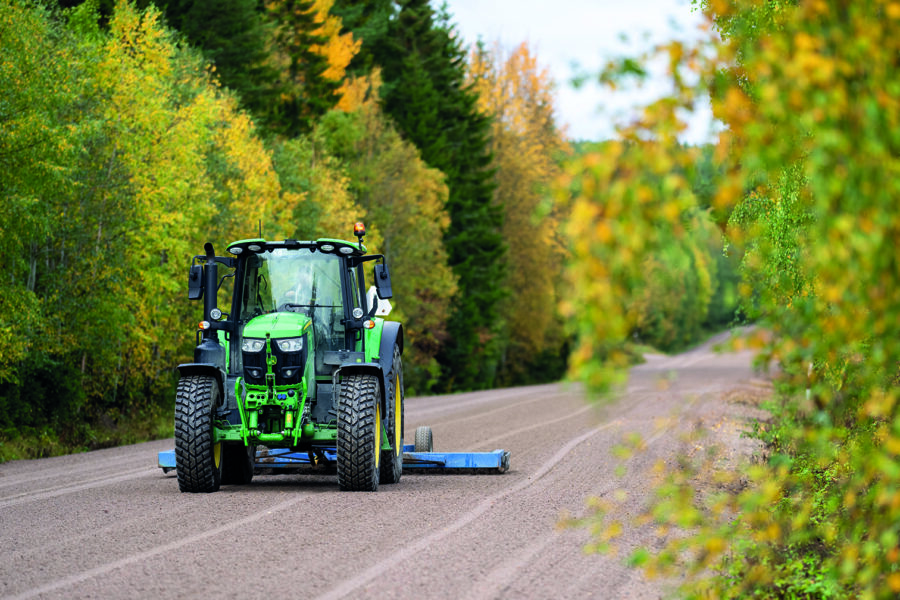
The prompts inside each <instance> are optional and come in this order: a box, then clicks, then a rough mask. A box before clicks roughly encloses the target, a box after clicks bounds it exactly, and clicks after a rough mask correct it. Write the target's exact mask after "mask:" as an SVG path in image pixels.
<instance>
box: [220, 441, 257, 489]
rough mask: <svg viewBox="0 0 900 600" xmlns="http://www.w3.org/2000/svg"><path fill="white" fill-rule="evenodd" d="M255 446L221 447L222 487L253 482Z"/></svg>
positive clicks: (233, 445)
mask: <svg viewBox="0 0 900 600" xmlns="http://www.w3.org/2000/svg"><path fill="white" fill-rule="evenodd" d="M255 462H256V446H245V445H243V444H226V445H224V446H222V463H223V464H222V485H247V484H248V483H250V481H252V480H253V467H254V463H255Z"/></svg>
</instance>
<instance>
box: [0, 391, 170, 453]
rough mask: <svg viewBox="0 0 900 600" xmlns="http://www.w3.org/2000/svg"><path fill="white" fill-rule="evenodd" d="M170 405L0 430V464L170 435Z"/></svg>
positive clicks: (136, 442) (163, 437)
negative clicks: (82, 420) (55, 424)
mask: <svg viewBox="0 0 900 600" xmlns="http://www.w3.org/2000/svg"><path fill="white" fill-rule="evenodd" d="M173 423H174V415H173V409H172V407H171V406H166V407H164V406H161V405H159V404H150V405H148V406H144V407H142V408H141V409H139V410H136V411H134V412H133V413H131V414H105V415H102V416H101V417H100V418H96V419H92V421H91V422H90V423H81V424H76V425H71V426H61V427H57V428H54V427H51V426H45V427H41V428H34V427H28V428H20V429H17V428H12V427H7V428H5V429H2V430H0V464H2V463H5V462H7V461H11V460H25V459H33V458H46V457H49V456H62V455H64V454H74V453H77V452H89V451H91V450H99V449H101V448H112V447H115V446H124V445H128V444H138V443H141V442H148V441H151V440H159V439H165V438H168V437H172V436H173V435H174V425H173Z"/></svg>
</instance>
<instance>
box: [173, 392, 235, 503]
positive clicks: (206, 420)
mask: <svg viewBox="0 0 900 600" xmlns="http://www.w3.org/2000/svg"><path fill="white" fill-rule="evenodd" d="M218 404H219V384H218V383H217V382H216V380H215V378H213V377H210V376H207V375H191V376H189V377H182V378H181V379H179V380H178V387H177V388H176V390H175V472H176V475H177V477H178V488H179V489H180V490H181V491H182V492H192V493H198V492H201V493H202V492H215V491H216V490H218V489H219V486H220V485H221V483H222V462H223V461H222V444H221V443H220V444H213V416H214V415H215V411H216V406H217V405H218Z"/></svg>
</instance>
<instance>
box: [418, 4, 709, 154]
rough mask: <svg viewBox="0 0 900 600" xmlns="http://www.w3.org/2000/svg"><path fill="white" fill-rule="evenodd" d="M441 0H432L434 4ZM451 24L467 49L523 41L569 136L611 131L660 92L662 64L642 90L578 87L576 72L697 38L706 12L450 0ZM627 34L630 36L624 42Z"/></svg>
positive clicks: (700, 117)
mask: <svg viewBox="0 0 900 600" xmlns="http://www.w3.org/2000/svg"><path fill="white" fill-rule="evenodd" d="M441 2H442V0H432V4H433V5H434V6H435V7H439V6H440V4H441ZM446 4H447V8H448V10H449V12H450V14H451V22H452V23H454V24H455V25H456V28H457V31H458V32H459V34H460V35H461V36H462V38H463V40H464V41H465V45H466V47H468V46H470V45H471V44H474V43H475V42H476V41H477V40H478V39H479V38H481V39H482V40H483V41H484V42H485V43H486V44H487V45H488V47H490V46H491V45H492V44H493V43H494V42H495V41H497V40H499V41H500V43H501V46H502V47H503V48H504V49H506V50H507V51H510V50H512V49H514V48H515V47H516V46H518V45H519V44H520V43H521V42H523V41H527V42H528V43H529V47H530V48H531V50H532V52H533V53H534V54H535V55H536V56H537V60H538V64H539V65H540V66H541V67H544V68H546V69H547V70H548V71H549V72H550V75H551V77H552V78H553V79H554V81H555V82H556V85H557V90H556V109H557V110H556V113H557V122H558V124H559V125H561V126H565V127H566V130H567V134H568V137H569V138H570V139H573V140H579V139H583V140H602V139H608V138H611V137H614V135H615V127H614V125H615V123H616V122H618V123H622V122H624V121H626V120H628V116H629V114H630V113H631V109H632V108H633V107H634V106H640V105H643V104H646V103H648V102H650V101H652V100H653V99H655V98H658V97H660V96H661V95H663V94H664V93H665V92H666V90H667V88H668V85H667V80H666V78H665V70H664V66H663V65H662V64H661V63H660V64H658V65H654V66H652V68H651V71H650V72H651V77H650V78H649V79H648V81H647V82H646V83H645V85H644V88H643V89H633V88H632V89H621V90H618V91H617V92H615V93H611V92H610V91H609V90H607V89H605V88H603V87H601V86H600V85H599V84H597V83H594V82H593V81H592V82H588V83H585V84H584V85H583V86H582V87H581V88H580V89H577V90H576V89H575V88H574V87H573V86H572V84H571V80H572V78H573V77H574V76H575V75H576V74H577V73H578V72H579V71H576V70H575V68H574V67H573V65H574V64H576V63H577V64H578V65H579V66H580V70H581V71H587V72H589V73H597V72H599V71H600V70H601V69H602V68H603V66H604V65H605V64H606V63H607V62H608V61H610V60H612V59H614V58H616V57H619V56H623V55H637V54H640V53H642V52H645V51H648V50H650V49H652V48H653V47H654V46H656V45H658V44H661V43H664V42H666V41H669V40H672V39H678V40H684V41H690V40H695V39H698V37H699V32H698V27H699V25H700V24H701V23H702V21H703V18H702V15H701V14H700V13H699V11H698V10H697V9H695V8H694V7H692V6H691V3H690V0H634V1H628V0H620V1H618V2H615V1H610V0H593V1H591V0H555V1H547V0H447V2H446ZM623 38H624V39H623ZM626 40H627V41H626ZM711 123H712V116H711V112H710V110H709V107H708V104H707V105H706V106H704V107H702V108H701V109H700V110H698V111H697V113H696V114H695V115H694V116H693V117H692V118H691V120H690V128H689V131H688V132H687V134H686V135H685V136H684V139H685V141H689V142H700V141H705V140H708V139H709V137H710V129H711Z"/></svg>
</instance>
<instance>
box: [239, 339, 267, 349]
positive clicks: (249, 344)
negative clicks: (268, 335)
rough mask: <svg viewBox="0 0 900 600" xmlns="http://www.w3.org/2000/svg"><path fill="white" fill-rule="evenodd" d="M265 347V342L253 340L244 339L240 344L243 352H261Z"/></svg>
mask: <svg viewBox="0 0 900 600" xmlns="http://www.w3.org/2000/svg"><path fill="white" fill-rule="evenodd" d="M265 347H266V340H257V339H254V338H244V341H243V342H241V350H243V351H244V352H261V351H262V350H263V348H265Z"/></svg>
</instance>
